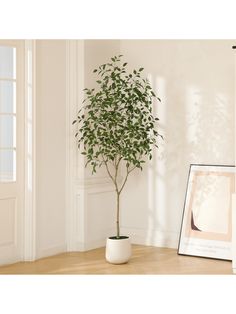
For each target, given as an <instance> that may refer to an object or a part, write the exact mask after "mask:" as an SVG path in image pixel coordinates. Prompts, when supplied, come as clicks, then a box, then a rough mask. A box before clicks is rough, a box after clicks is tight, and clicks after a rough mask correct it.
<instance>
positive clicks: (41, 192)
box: [36, 40, 66, 258]
mask: <svg viewBox="0 0 236 314" xmlns="http://www.w3.org/2000/svg"><path fill="white" fill-rule="evenodd" d="M36 136H37V137H36V154H37V156H36V166H37V169H36V176H37V178H36V207H37V208H36V211H37V216H36V256H37V258H39V257H42V256H47V255H52V254H56V253H58V252H62V251H64V250H66V233H65V193H66V186H65V184H66V183H65V167H66V166H65V165H66V160H65V158H66V157H65V156H66V42H65V41H64V40H61V41H60V40H38V41H37V43H36Z"/></svg>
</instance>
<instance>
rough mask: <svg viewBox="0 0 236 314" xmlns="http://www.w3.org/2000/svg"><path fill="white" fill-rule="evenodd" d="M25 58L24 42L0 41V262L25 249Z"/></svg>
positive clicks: (17, 255) (19, 254)
mask: <svg viewBox="0 0 236 314" xmlns="http://www.w3.org/2000/svg"><path fill="white" fill-rule="evenodd" d="M23 61H24V58H23V42H22V41H20V40H19V41H4V40H3V41H1V40H0V265H2V264H5V263H11V262H14V261H18V260H20V259H21V254H22V251H23V250H22V245H23V242H22V240H23V236H22V232H23V219H22V216H23V215H22V211H23V201H24V197H23V196H24V184H23V182H24V177H23V176H24V110H23V108H24V102H23V99H24V83H23V82H24V80H23V73H24V72H23V69H24V63H23Z"/></svg>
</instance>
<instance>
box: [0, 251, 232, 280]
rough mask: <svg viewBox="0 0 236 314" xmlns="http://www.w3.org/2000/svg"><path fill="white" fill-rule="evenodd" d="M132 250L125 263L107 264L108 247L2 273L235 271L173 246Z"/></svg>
mask: <svg viewBox="0 0 236 314" xmlns="http://www.w3.org/2000/svg"><path fill="white" fill-rule="evenodd" d="M132 253H133V254H132V258H131V259H130V261H129V262H128V263H127V264H123V265H112V264H109V263H107V262H106V261H105V258H104V254H105V248H100V249H95V250H91V251H88V252H79V253H78V252H73V253H63V254H59V255H56V256H52V257H47V258H43V259H40V260H37V261H35V262H20V263H16V264H12V265H7V266H2V267H0V274H112V275H114V274H137V275H138V274H151V275H155V274H166V275H174V274H232V263H231V262H230V261H222V260H213V259H206V258H200V257H190V256H180V255H177V252H176V250H174V249H168V248H157V247H151V246H141V245H133V246H132Z"/></svg>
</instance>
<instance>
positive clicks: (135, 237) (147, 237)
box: [121, 228, 179, 249]
mask: <svg viewBox="0 0 236 314" xmlns="http://www.w3.org/2000/svg"><path fill="white" fill-rule="evenodd" d="M121 231H122V234H124V235H128V236H130V238H131V242H132V243H133V244H141V245H153V246H158V247H167V248H173V249H176V248H177V247H178V242H179V234H178V233H177V232H166V231H165V232H164V231H160V230H157V229H153V230H146V229H143V228H121Z"/></svg>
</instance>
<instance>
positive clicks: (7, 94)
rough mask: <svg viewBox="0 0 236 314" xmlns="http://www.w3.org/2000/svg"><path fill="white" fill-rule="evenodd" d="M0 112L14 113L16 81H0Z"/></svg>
mask: <svg viewBox="0 0 236 314" xmlns="http://www.w3.org/2000/svg"><path fill="white" fill-rule="evenodd" d="M0 113H16V82H11V81H4V80H3V81H0Z"/></svg>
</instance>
